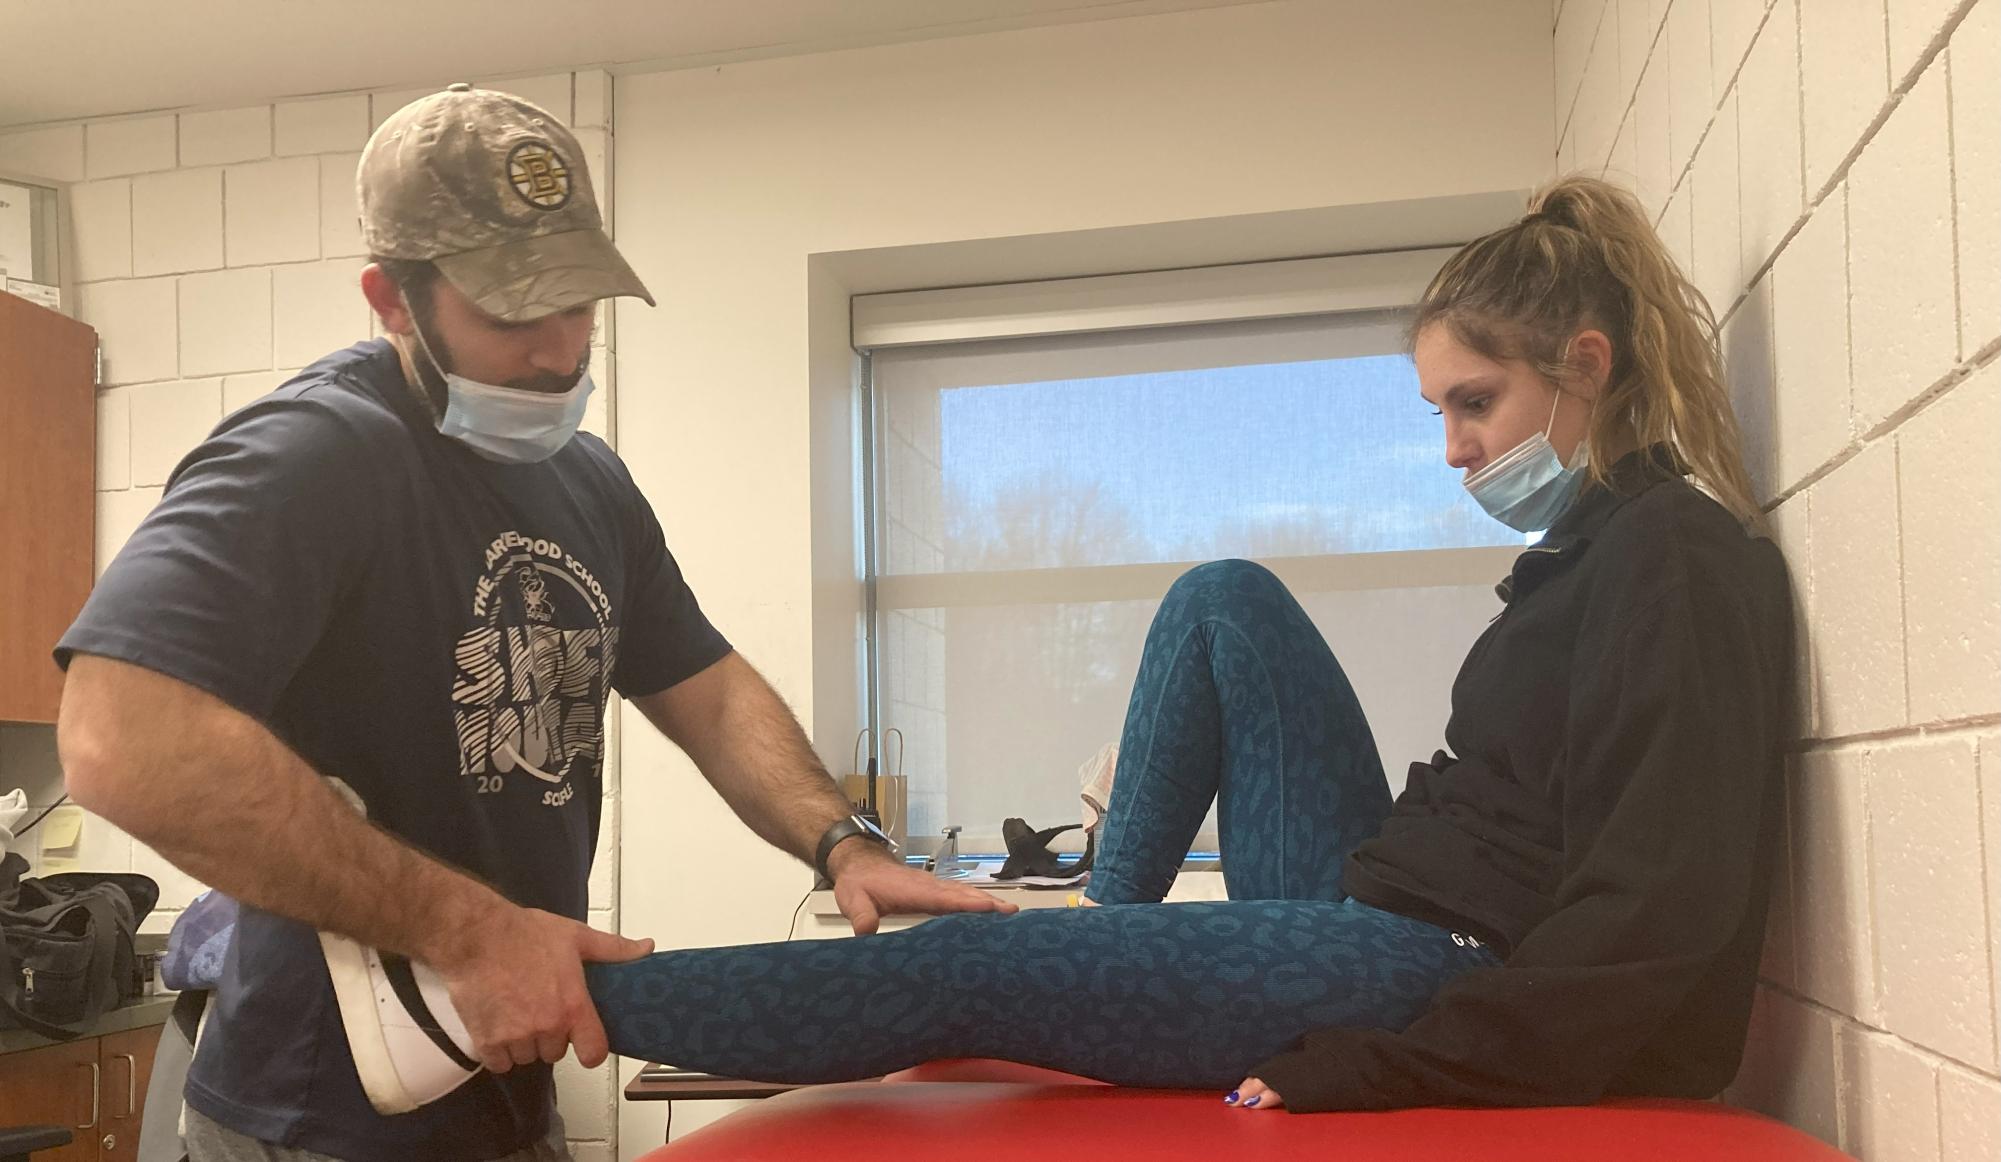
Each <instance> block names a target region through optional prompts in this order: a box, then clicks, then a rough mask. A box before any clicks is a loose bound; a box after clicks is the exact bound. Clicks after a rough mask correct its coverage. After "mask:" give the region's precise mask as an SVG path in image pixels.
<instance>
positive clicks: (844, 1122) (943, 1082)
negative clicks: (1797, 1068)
mask: <svg viewBox="0 0 2001 1162" xmlns="http://www.w3.org/2000/svg"><path fill="white" fill-rule="evenodd" d="M947 1154H949V1155H951V1156H955V1157H969V1158H973V1157H989V1158H1007V1159H1013V1158H1022V1159H1030V1160H1046V1162H1055V1160H1056V1159H1061V1158H1066V1157H1068V1158H1089V1159H1092V1160H1093V1162H1126V1160H1128V1159H1130V1160H1134V1162H1138V1160H1142V1159H1144V1160H1146V1162H1168V1160H1173V1159H1182V1158H1187V1159H1202V1160H1204V1162H1231V1160H1234V1159H1259V1158H1274V1159H1288V1160H1290V1159H1308V1158H1329V1159H1341V1160H1342V1162H1392V1160H1394V1162H1446V1160H1448V1159H1449V1160H1450V1162H1641V1160H1646V1162H1653V1160H1659V1162H1841V1160H1842V1159H1846V1158H1847V1157H1848V1156H1847V1155H1846V1154H1843V1153H1841V1152H1840V1151H1838V1150H1836V1149H1834V1148H1833V1147H1832V1146H1829V1145H1827V1144H1825V1143H1823V1142H1821V1141H1820V1140H1818V1139H1816V1138H1813V1137H1811V1136H1809V1135H1807V1134H1805V1133H1802V1132H1800V1131H1799V1130H1795V1129H1793V1128H1792V1127H1790V1126H1787V1125H1785V1124H1783V1123H1781V1122H1776V1121H1773V1120H1772V1119H1770V1118H1767V1117H1763V1116H1761V1115H1759V1114H1754V1113H1748V1112H1746V1111H1743V1110H1738V1109H1733V1108H1731V1107H1729V1106H1723V1105H1717V1104H1714V1103H1711V1102H1696V1101H1668V1100H1659V1099H1634V1100H1621V1101H1608V1102H1603V1103H1600V1104H1598V1105H1595V1106H1583V1107H1571V1108H1561V1109H1520V1110H1517V1109H1507V1110H1466V1109H1424V1110H1397V1111H1394V1112H1391V1113H1365V1114H1353V1113H1337V1114H1287V1113H1284V1112H1274V1113H1262V1114H1261V1113H1257V1112H1255V1111H1242V1110H1233V1109H1230V1108H1228V1107H1226V1106H1225V1105H1223V1102H1222V1099H1221V1096H1220V1095H1217V1094H1211V1093H1208V1092H1199V1093H1198V1092H1192V1091H1189V1090H1157V1089H1122V1088H1118V1087H1115V1086H1109V1085H1104V1084H1102V1083H1099V1082H1094V1081H1090V1080H1088V1079H1085V1078H1081V1077H1074V1076H1072V1075H1070V1074H1067V1073H1057V1072H1054V1071H1052V1070H1047V1069H1037V1068H1034V1067H1032V1066H1026V1065H1016V1064H1012V1063H1010V1062H1004V1061H942V1062H934V1063H932V1064H930V1065H921V1066H918V1067H917V1068H915V1069H909V1070H905V1071H904V1072H902V1073H898V1074H892V1075H891V1076H889V1077H887V1078H884V1079H883V1080H881V1081H857V1082H849V1083H847V1084H844V1085H820V1086H811V1087H808V1088H805V1089H796V1090H793V1091H791V1092H789V1093H784V1094H780V1095H778V1096H777V1097H773V1098H768V1099H766V1100H764V1101H761V1102H759V1103H758V1104H757V1105H755V1106H752V1107H750V1108H748V1109H744V1110H740V1111H738V1112H736V1113H733V1114H731V1115H729V1116H728V1117H726V1118H723V1119H722V1120H721V1121H718V1122H716V1123H714V1124H713V1125H709V1126H705V1127H703V1128H702V1129H700V1130H697V1131H695V1132H694V1133H692V1134H689V1135H688V1136H687V1137H685V1138H682V1139H681V1140H680V1141H678V1142H674V1143H671V1144H669V1145H666V1146H662V1147H660V1148H659V1149H657V1150H654V1151H653V1152H651V1153H649V1154H647V1155H645V1156H644V1162H725V1160H727V1162H746V1160H752V1159H762V1158H771V1159H783V1160H786V1162H807V1160H811V1162H846V1160H848V1159H854V1160H856V1162H862V1160H866V1162H883V1160H884V1159H891V1158H918V1157H940V1156H944V1155H947Z"/></svg>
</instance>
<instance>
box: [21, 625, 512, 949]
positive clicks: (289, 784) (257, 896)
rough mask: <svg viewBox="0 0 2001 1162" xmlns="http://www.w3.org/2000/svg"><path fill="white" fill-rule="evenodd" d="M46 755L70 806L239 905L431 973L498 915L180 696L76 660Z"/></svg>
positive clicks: (159, 684)
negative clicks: (429, 965)
mask: <svg viewBox="0 0 2001 1162" xmlns="http://www.w3.org/2000/svg"><path fill="white" fill-rule="evenodd" d="M57 742H58V746H59V748H60V752H61V757H62V762H63V768H64V774H65V777H66V779H67V781H68V785H69V790H70V795H71V797H72V798H73V799H75V800H76V801H77V802H78V803H79V804H80V805H82V806H84V807H86V808H88V809H90V810H91V811H94V812H96V813H97V814H99V815H102V816H104V817H105V818H106V819H109V820H110V821H111V822H112V823H114V824H116V825H118V826H119V827H121V828H123V829H124V830H125V831H127V832H129V833H131V834H132V835H133V836H134V837H135V838H137V839H138V840H140V841H141V842H142V843H145V844H146V845H147V846H148V847H151V848H153V849H154V850H155V851H157V852H159V853H160V855H161V856H162V857H163V858H165V859H166V860H167V861H168V862H169V863H172V864H173V865H175V866H176V867H178V868H180V869H181V870H183V871H185V872H187V873H188V874H189V875H191V876H193V877H195V878H196V879H198V880H201V881H202V882H203V883H206V884H208V885H210V886H211V887H214V888H216V889H217V890H219V891H222V892H224V893H226V894H228V895H230V896H232V897H235V898H236V899H238V900H241V901H243V902H244V903H247V904H251V905H253V906H256V907H259V908H263V909H266V910H267V911H271V912H275V913H278V914H280V915H283V916H289V917H291V918H293V919H296V920H299V921H302V922H304V923H306V924H310V925H312V926H313V927H315V928H322V929H326V930H329V931H333V932H338V933H340V934H342V935H346V936H350V937H353V938H354V939H356V940H358V941H360V942H362V943H364V944H368V945H371V946H374V947H378V948H384V949H387V950H389V951H392V952H400V953H404V954H406V955H409V956H413V957H416V958H418V959H420V960H427V961H432V962H442V961H444V960H447V959H449V958H451V957H453V956H456V955H458V954H459V953H460V952H461V951H463V949H462V947H461V946H462V945H464V944H465V943H467V942H468V941H469V940H470V939H471V936H472V933H473V932H474V931H475V929H476V926H477V925H478V924H479V922H480V918H481V917H482V916H483V915H486V914H489V913H490V912H491V911H492V909H494V908H497V907H504V906H505V901H504V900H503V899H502V898H501V897H500V896H499V895H498V894H497V893H496V892H494V891H493V890H492V889H491V888H488V887H486V886H485V885H483V884H480V883H478V882H477V881H475V880H473V879H471V878H470V877H468V876H466V875H463V874H461V873H459V872H456V871H454V870H452V869H450V868H448V867H446V866H444V865H443V864H441V863H439V862H437V861H436V860H433V859H430V858H428V857H426V856H424V855H422V854H421V853H419V852H417V851H416V850H414V849H412V848H411V847H409V846H407V845H406V844H404V843H402V842H400V841H399V840H397V839H395V838H393V837H391V836H390V835H388V834H386V833H384V832H383V831H381V830H380V829H378V828H376V827H374V826H371V825H370V824H369V823H368V822H367V821H366V820H365V819H363V818H362V816H361V815H360V813H359V812H357V811H356V810H355V809H354V808H353V807H351V806H349V805H348V803H347V802H346V801H344V800H343V799H342V798H341V796H340V794H339V793H338V792H337V791H335V790H334V789H333V788H332V787H331V786H329V785H328V783H327V781H326V780H325V779H323V778H321V777H320V775H319V774H318V773H317V772H315V771H314V770H313V769H312V768H311V767H310V766H308V765H307V764H306V763H305V761H304V760H302V759H301V758H300V757H299V756H298V755H297V754H295V753H293V752H292V751H291V749H290V748H288V747H286V746H285V745H284V744H283V743H282V742H280V741H279V740H278V739H277V737H276V736H274V735H272V734H271V732H270V731H269V730H267V729H265V728H264V726H263V725H262V724H260V723H258V722H257V721H256V720H254V719H252V718H250V717H248V716H247V715H244V714H243V713H241V712H240V711H237V710H236V709H234V708H233V707H230V706H228V705H226V704H224V703H222V702H221V701H219V700H217V699H216V698H214V697H212V696H210V695H208V694H206V693H204V692H202V691H200V690H197V689H195V688H194V687H192V686H189V685H186V684H185V683H182V682H179V681H176V680H174V679H171V678H167V677H163V676H161V675H159V674H155V673H153V672H151V671H148V670H145V669H142V668H139V667H136V666H130V665H126V664H125V663H122V662H115V661H109V660H106V659H102V658H95V657H78V658H76V659H75V660H74V662H73V663H72V665H71V668H70V675H69V678H68V681H67V683H66V687H65V691H64V696H63V705H62V714H61V718H60V720H59V725H58V734H57Z"/></svg>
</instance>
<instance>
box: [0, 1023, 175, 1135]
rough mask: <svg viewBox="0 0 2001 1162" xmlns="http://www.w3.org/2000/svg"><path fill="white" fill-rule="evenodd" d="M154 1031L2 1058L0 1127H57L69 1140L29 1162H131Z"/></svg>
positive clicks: (156, 1038) (157, 1035) (150, 1072)
mask: <svg viewBox="0 0 2001 1162" xmlns="http://www.w3.org/2000/svg"><path fill="white" fill-rule="evenodd" d="M159 1043H160V1026H158V1025H145V1026H141V1027H140V1028H137V1029H127V1030H125V1031H124V1032H122V1033H107V1034H105V1035H104V1036H102V1037H84V1038H81V1039H79V1040H76V1041H69V1042H65V1043H63V1044H61V1045H47V1046H44V1047H42V1048H40V1049H23V1050H21V1051H20V1052H18V1053H6V1054H0V1126H41V1125H46V1126H63V1127H65V1128H67V1129H69V1131H70V1132H71V1133H72V1134H74V1135H75V1137H74V1138H73V1139H72V1140H71V1142H70V1144H69V1145H67V1146H64V1147H62V1148H61V1149H58V1150H41V1151H37V1152H36V1154H35V1162H135V1160H136V1159H137V1158H138V1157H139V1123H140V1119H141V1118H142V1117H143V1116H144V1114H145V1111H146V1083H147V1082H148V1081H149V1080H151V1078H152V1075H153V1050H154V1049H155V1048H156V1047H157V1046H158V1045H159Z"/></svg>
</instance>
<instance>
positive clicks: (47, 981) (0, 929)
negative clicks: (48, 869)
mask: <svg viewBox="0 0 2001 1162" xmlns="http://www.w3.org/2000/svg"><path fill="white" fill-rule="evenodd" d="M26 870H28V861H26V860H24V859H22V858H21V857H20V856H19V855H16V854H13V853H9V854H8V855H7V856H6V857H5V858H4V859H0V1027H3V1026H9V1025H18V1026H20V1027H21V1028H24V1029H30V1030H33V1031H34V1032H36V1033H40V1034H41V1035H42V1036H44V1037H50V1038H53V1039H55V1040H58V1041H68V1040H72V1039H74V1038H76V1037H79V1036H82V1035H83V1030H84V1029H85V1028H87V1027H88V1026H89V1024H90V1022H92V1021H95V1020H96V1019H97V1018H98V1017H101V1016H103V1015H104V1014H105V1013H108V1012H110V1011H111V1010H113V1009H116V1008H118V1007H119V1006H120V1005H123V1004H125V1003H126V1002H127V1001H129V1000H131V999H132V998H134V997H136V996H138V995H139V994H140V993H141V992H142V991H143V990H144V988H145V981H144V980H143V979H141V977H140V973H139V968H138V957H136V956H135V955H133V950H132V938H133V935H134V934H135V933H137V932H138V930H139V924H140V922H141V921H143V920H145V918H146V915H147V913H149V912H151V911H152V910H153V905H154V904H156V903H158V902H159V899H160V888H159V885H157V884H155V883H154V882H153V881H152V880H151V879H150V878H148V877H146V876H142V875H138V874H136V873H132V872H64V873H61V874H59V875H52V876H40V877H26V878H24V877H23V876H22V874H21V873H22V872H24V871H26ZM66 1025H68V1026H77V1027H76V1028H64V1026H66Z"/></svg>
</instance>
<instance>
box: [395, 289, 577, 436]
mask: <svg viewBox="0 0 2001 1162" xmlns="http://www.w3.org/2000/svg"><path fill="white" fill-rule="evenodd" d="M424 314H425V315H429V314H430V312H428V311H426V312H424ZM410 323H411V326H412V327H413V328H416V329H417V334H415V335H414V336H412V338H413V340H414V345H415V346H416V350H415V351H413V352H412V353H411V359H410V363H411V365H412V366H414V367H415V368H416V369H417V388H418V390H419V391H420V392H421V393H422V394H423V396H424V398H425V399H426V400H428V401H429V402H430V405H431V415H432V416H433V417H434V418H436V419H439V420H442V419H444V416H445V409H446V408H447V407H449V406H450V404H451V389H450V387H449V386H448V385H447V384H446V382H445V376H446V375H447V374H454V375H455V374H458V372H457V371H456V370H455V366H456V364H457V360H456V359H454V358H453V357H452V352H451V348H449V347H447V346H446V345H445V340H444V337H443V336H442V335H439V334H438V328H437V324H436V320H435V318H430V317H427V318H419V317H418V313H417V312H415V311H413V312H411V318H410ZM426 351H428V352H430V355H429V356H428V357H426V355H425V352H426ZM434 361H435V362H434ZM590 365H591V350H590V348H589V347H588V346H587V347H585V348H584V357H583V358H582V359H580V360H578V361H577V367H576V370H574V371H571V372H569V373H568V374H559V373H554V372H544V373H542V374H540V375H531V376H526V377H524V378H521V379H510V380H507V381H506V382H504V383H498V384H495V385H494V386H495V387H507V388H513V389H514V390H516V391H533V392H539V393H541V394H544V395H560V394H561V393H563V392H566V391H568V390H570V389H571V388H573V387H575V386H576V385H577V381H578V380H580V379H582V378H583V376H584V373H585V372H586V371H588V370H590Z"/></svg>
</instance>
